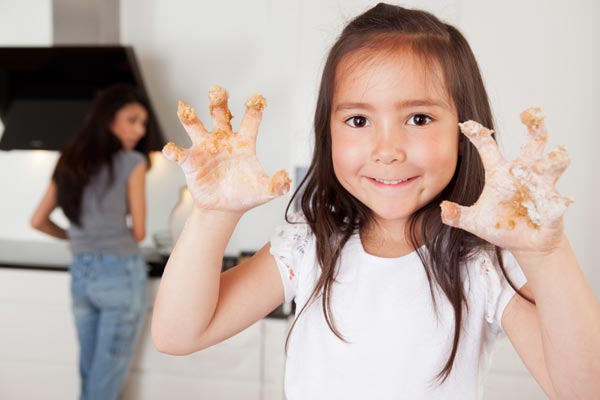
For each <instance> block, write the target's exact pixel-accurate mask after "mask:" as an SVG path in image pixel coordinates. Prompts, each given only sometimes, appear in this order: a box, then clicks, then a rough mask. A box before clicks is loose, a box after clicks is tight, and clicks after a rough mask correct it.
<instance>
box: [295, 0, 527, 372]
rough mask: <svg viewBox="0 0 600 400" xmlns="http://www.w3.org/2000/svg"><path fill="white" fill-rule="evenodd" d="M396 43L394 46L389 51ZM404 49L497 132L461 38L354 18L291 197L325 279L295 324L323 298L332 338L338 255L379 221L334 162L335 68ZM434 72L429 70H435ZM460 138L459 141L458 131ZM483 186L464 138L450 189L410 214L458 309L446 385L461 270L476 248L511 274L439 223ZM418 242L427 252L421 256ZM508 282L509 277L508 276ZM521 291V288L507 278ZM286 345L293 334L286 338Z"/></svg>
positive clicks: (412, 24) (403, 21)
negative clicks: (446, 205)
mask: <svg viewBox="0 0 600 400" xmlns="http://www.w3.org/2000/svg"><path fill="white" fill-rule="evenodd" d="M390 44H391V45H390ZM395 48H401V49H403V50H406V51H407V52H409V53H410V54H412V55H414V56H415V57H416V59H417V60H419V61H421V64H422V66H423V68H424V69H425V71H426V72H431V71H433V69H436V68H437V70H439V71H441V72H442V77H443V79H444V82H445V89H446V92H447V94H448V96H449V98H450V99H451V100H452V102H453V104H454V106H455V108H456V111H457V113H458V120H459V121H466V120H475V121H478V122H480V123H481V124H483V125H484V126H487V127H488V128H490V129H493V118H492V112H491V109H490V104H489V100H488V96H487V93H486V90H485V87H484V84H483V79H482V77H481V73H480V71H479V67H478V66H477V61H476V60H475V56H474V55H473V53H472V51H471V48H470V47H469V45H468V43H467V41H466V40H465V38H464V37H463V36H462V34H461V33H460V32H459V31H458V30H457V29H456V28H454V27H453V26H451V25H448V24H446V23H444V22H442V21H440V20H439V19H437V18H436V17H435V16H433V15H432V14H430V13H427V12H424V11H419V10H409V9H405V8H402V7H398V6H392V5H388V4H383V3H379V4H378V5H377V6H375V7H373V8H371V9H370V10H368V11H366V12H365V13H364V14H362V15H359V16H358V17H356V18H355V19H354V20H352V21H351V22H350V23H349V24H348V25H347V26H346V28H345V29H344V30H343V31H342V34H341V35H340V37H339V38H338V40H337V41H336V42H335V43H334V45H333V47H332V48H331V51H330V52H329V55H328V58H327V61H326V64H325V67H324V70H323V75H322V78H321V86H320V90H319V97H318V101H317V107H316V111H315V120H314V130H315V144H314V146H315V148H314V152H313V157H312V161H311V164H310V166H309V168H308V172H307V175H306V177H305V178H304V180H303V181H302V183H301V184H300V186H299V188H298V189H297V190H296V193H294V196H293V197H292V200H291V201H290V204H289V205H288V210H289V208H290V205H291V204H292V203H293V201H294V197H296V196H297V195H298V193H300V192H301V190H303V194H302V197H301V205H302V211H303V213H304V215H305V217H306V220H307V223H308V224H309V226H310V228H311V229H312V231H313V233H314V235H315V237H316V240H315V242H316V252H317V260H318V262H319V264H320V267H321V275H320V277H319V280H318V281H317V284H316V286H315V288H314V290H313V292H312V294H311V296H310V297H309V300H308V301H307V303H306V304H305V306H304V307H303V308H302V309H301V310H300V312H299V313H298V317H297V318H296V320H295V321H294V324H293V325H292V328H293V326H294V325H295V323H296V321H297V320H298V318H299V317H300V316H301V315H302V312H303V311H304V310H305V309H306V307H307V306H308V305H310V304H311V303H312V302H314V301H316V299H317V298H319V297H321V303H322V309H323V313H324V316H325V319H326V321H327V324H328V325H329V328H330V329H331V330H332V331H333V333H334V334H335V335H336V336H338V337H339V338H340V339H341V340H344V337H343V335H342V334H341V333H340V332H339V331H338V330H337V328H336V327H335V324H334V319H333V314H332V311H331V289H332V286H333V283H334V282H335V276H336V269H337V268H338V263H339V259H340V254H341V252H342V249H343V248H344V245H345V244H346V242H347V241H348V239H349V238H350V237H351V236H352V235H353V234H355V233H356V232H357V231H358V232H360V231H361V229H363V228H365V227H367V226H369V224H370V223H373V222H374V218H373V213H372V212H371V210H370V209H369V208H367V207H366V206H365V205H364V204H362V203H361V202H360V201H359V200H357V199H356V198H355V197H354V196H352V195H351V194H350V193H348V192H347V191H346V190H345V189H344V187H343V186H342V185H341V184H340V183H339V181H338V180H337V178H336V176H335V173H334V170H333V163H332V152H331V128H330V118H331V113H332V100H333V94H334V90H335V83H336V82H335V78H336V69H337V68H338V65H339V64H340V62H341V61H342V60H343V59H344V58H345V57H348V56H349V55H353V54H357V52H361V51H362V52H364V55H365V59H366V58H367V57H368V56H369V53H368V52H369V51H370V50H373V51H381V50H384V51H385V50H394V49H395ZM430 69H431V71H430ZM456 129H457V135H459V134H460V133H459V131H458V127H457V128H456ZM483 186H484V168H483V164H482V162H481V159H480V157H479V154H478V153H477V150H476V148H475V147H474V146H473V145H472V144H471V142H470V141H469V140H466V139H465V140H462V139H461V140H460V142H459V156H458V162H457V166H456V171H455V173H454V176H453V177H452V179H451V181H450V183H449V184H448V185H447V186H446V188H445V189H444V190H443V191H442V192H441V193H440V194H439V195H438V196H437V197H436V198H434V199H433V200H432V201H431V202H430V203H429V204H427V205H425V206H424V207H422V208H421V209H420V210H418V211H417V212H415V213H414V215H412V216H411V218H410V220H409V223H408V224H407V230H408V232H407V237H409V238H410V240H411V244H412V245H413V247H414V248H415V249H416V250H417V254H418V255H419V258H420V259H421V261H422V262H423V265H424V267H425V272H426V275H427V279H428V282H429V287H430V291H431V296H432V298H433V303H434V306H435V308H436V310H437V302H436V297H435V295H434V285H436V286H438V287H439V288H440V289H441V290H442V292H443V293H444V294H445V296H446V297H447V299H448V301H449V302H450V304H451V305H452V309H453V311H454V340H453V345H452V349H451V351H450V355H449V357H448V360H447V362H446V364H445V365H444V367H443V369H442V370H441V371H440V372H439V374H438V375H437V376H436V378H437V379H438V380H439V381H440V382H443V381H444V380H445V379H446V378H447V377H448V376H449V375H450V372H451V371H452V366H453V364H454V360H455V358H456V353H457V350H458V344H459V340H460V334H461V322H462V319H463V314H464V313H463V311H468V310H467V308H468V305H467V302H466V297H465V292H464V289H463V278H464V276H463V275H464V274H463V272H462V271H461V268H460V265H461V264H462V263H463V262H464V261H466V260H467V259H469V258H470V257H472V256H473V255H474V254H475V252H476V251H477V250H480V249H484V250H487V251H489V252H490V254H494V256H495V258H496V260H497V262H498V264H499V266H500V269H501V270H502V272H503V274H504V275H505V276H506V273H505V270H504V266H503V264H502V258H501V256H500V249H499V248H497V247H495V246H492V245H491V244H489V243H487V242H485V241H484V240H482V239H480V238H478V237H476V236H474V235H472V234H470V233H468V232H466V231H464V230H461V229H455V228H452V227H449V226H447V225H445V224H443V223H442V222H441V217H440V203H441V202H442V200H450V201H453V202H456V203H458V204H461V205H465V206H469V205H472V204H473V203H475V201H477V199H478V198H479V195H480V194H481V192H482V190H483ZM420 243H423V244H424V245H425V247H426V251H425V252H424V251H422V250H421V249H420V248H419V247H420ZM507 278H508V277H507ZM508 281H509V283H510V285H511V286H512V287H513V289H515V290H516V291H517V292H518V290H517V288H516V287H515V286H514V285H513V283H512V282H511V281H510V279H508ZM288 339H289V335H288Z"/></svg>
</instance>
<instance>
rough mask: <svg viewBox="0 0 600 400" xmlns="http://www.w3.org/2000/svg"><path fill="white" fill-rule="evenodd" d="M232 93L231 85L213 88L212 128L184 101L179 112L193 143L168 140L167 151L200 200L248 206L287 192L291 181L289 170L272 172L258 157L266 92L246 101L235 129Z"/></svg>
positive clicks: (211, 205)
mask: <svg viewBox="0 0 600 400" xmlns="http://www.w3.org/2000/svg"><path fill="white" fill-rule="evenodd" d="M228 97H229V95H228V93H227V91H226V90H225V89H223V88H222V87H219V86H213V87H212V88H211V89H210V90H209V92H208V98H209V100H210V113H211V115H212V118H213V122H214V126H213V131H212V132H208V131H207V130H206V129H205V128H204V126H203V125H202V122H200V120H199V119H198V117H197V116H196V113H195V111H194V109H193V108H192V107H190V106H189V105H187V104H185V103H183V102H181V101H180V102H179V107H178V110H177V115H178V117H179V120H180V121H181V123H182V124H183V126H184V128H185V130H186V132H187V133H188V135H189V136H190V138H191V140H192V147H191V148H189V149H184V148H181V147H177V146H176V145H174V144H173V143H168V144H167V145H166V146H165V147H164V148H163V154H164V155H165V157H167V158H168V159H169V160H171V161H175V162H177V163H178V164H179V165H180V166H181V168H182V169H183V172H184V174H185V179H186V182H187V186H188V188H189V190H190V193H191V194H192V197H193V198H194V201H195V203H196V205H197V206H199V207H200V208H204V209H210V210H221V211H245V210H249V209H251V208H253V207H255V206H258V205H260V204H262V203H265V202H267V201H269V200H271V199H273V198H275V197H277V196H281V195H283V194H285V193H286V192H287V191H288V190H289V189H290V182H291V181H290V179H289V177H288V174H287V173H286V172H285V171H284V170H281V171H278V172H276V173H275V174H274V175H273V176H271V177H269V176H267V174H266V173H265V172H264V171H263V169H262V167H261V166H260V164H259V162H258V159H257V158H256V136H257V134H258V127H259V125H260V121H261V119H262V113H263V109H264V108H265V106H266V100H265V98H264V97H263V96H262V95H260V94H255V95H253V96H252V97H251V98H250V99H249V100H248V101H247V102H246V113H245V114H244V117H243V118H242V122H241V125H240V130H239V132H237V133H236V132H233V131H232V129H231V118H232V115H231V113H230V112H229V107H228V106H227V100H228Z"/></svg>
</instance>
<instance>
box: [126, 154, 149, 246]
mask: <svg viewBox="0 0 600 400" xmlns="http://www.w3.org/2000/svg"><path fill="white" fill-rule="evenodd" d="M127 201H128V207H129V214H130V215H131V232H132V234H133V237H134V239H135V240H136V241H137V242H141V241H142V240H144V237H145V236H146V163H140V164H138V165H137V166H136V167H135V168H134V169H133V171H132V172H131V175H130V176H129V183H128V185H127Z"/></svg>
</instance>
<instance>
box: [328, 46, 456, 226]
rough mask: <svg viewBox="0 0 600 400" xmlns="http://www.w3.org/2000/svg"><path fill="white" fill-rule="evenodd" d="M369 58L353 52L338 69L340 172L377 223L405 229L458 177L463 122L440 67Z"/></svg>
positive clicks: (335, 107)
mask: <svg viewBox="0 0 600 400" xmlns="http://www.w3.org/2000/svg"><path fill="white" fill-rule="evenodd" d="M368 56H369V57H365V53H364V52H363V53H362V54H361V53H359V54H356V53H351V54H349V55H348V56H346V57H345V58H343V59H342V61H341V62H340V64H339V65H338V67H337V70H336V81H335V91H334V94H333V104H332V113H331V141H332V159H333V167H334V171H335V174H336V177H337V179H338V180H339V182H340V183H341V184H342V186H343V187H344V188H345V189H346V190H348V192H350V193H351V194H352V195H354V197H356V198H357V199H358V200H360V201H361V202H362V203H363V204H364V205H366V206H367V207H369V209H371V210H372V211H373V213H374V217H375V219H376V221H378V222H379V223H382V224H384V225H386V226H389V227H392V226H391V225H390V223H392V224H395V223H399V224H401V226H400V225H399V226H398V227H404V225H405V223H406V221H407V219H408V218H409V217H410V216H411V215H412V214H413V213H414V212H415V211H417V210H418V209H420V208H421V207H423V206H425V205H426V204H427V203H429V202H430V201H431V200H432V199H433V198H434V197H436V196H437V195H438V194H439V193H440V192H441V191H442V190H443V189H444V188H445V187H446V185H447V184H448V183H449V182H450V180H451V178H452V176H453V175H454V170H455V168H456V163H457V157H458V142H459V134H458V116H457V112H456V110H455V108H454V106H453V104H452V101H451V100H450V99H449V98H448V96H447V94H446V91H445V89H444V87H443V79H439V76H441V75H438V74H437V72H438V71H436V69H435V68H428V69H425V68H424V66H423V64H422V63H421V62H420V61H419V60H418V59H417V58H415V57H413V56H412V55H411V53H410V52H407V51H396V52H395V53H390V52H379V53H374V54H368ZM426 70H429V71H431V73H426V72H425V71H426Z"/></svg>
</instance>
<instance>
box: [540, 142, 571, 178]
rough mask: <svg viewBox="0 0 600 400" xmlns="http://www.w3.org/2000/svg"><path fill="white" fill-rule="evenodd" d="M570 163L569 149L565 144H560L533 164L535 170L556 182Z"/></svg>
mask: <svg viewBox="0 0 600 400" xmlns="http://www.w3.org/2000/svg"><path fill="white" fill-rule="evenodd" d="M570 163H571V160H570V158H569V154H568V153H567V149H565V147H564V146H558V147H557V148H556V149H554V150H552V151H551V152H549V153H548V154H546V156H545V157H544V158H540V159H538V160H537V161H536V162H535V164H533V170H534V172H536V173H537V174H540V175H545V176H547V177H549V178H550V180H551V182H553V183H554V182H556V181H557V180H558V179H559V178H560V177H561V175H562V174H563V173H564V172H565V170H566V169H567V167H568V166H569V164H570Z"/></svg>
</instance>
